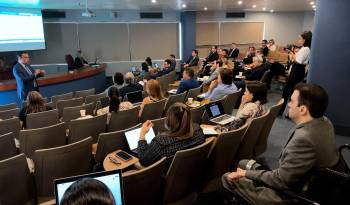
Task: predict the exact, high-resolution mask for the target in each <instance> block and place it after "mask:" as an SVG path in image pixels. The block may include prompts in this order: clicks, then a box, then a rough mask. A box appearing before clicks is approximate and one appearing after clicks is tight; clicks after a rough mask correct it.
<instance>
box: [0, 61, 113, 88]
mask: <svg viewBox="0 0 350 205" xmlns="http://www.w3.org/2000/svg"><path fill="white" fill-rule="evenodd" d="M106 67H107V65H106V64H101V65H99V66H98V67H86V68H81V69H79V70H75V71H73V72H68V73H58V74H52V75H48V76H44V77H42V78H38V79H37V81H38V84H39V87H40V86H46V85H52V84H57V83H64V82H67V81H72V80H78V79H82V78H86V77H90V76H93V75H96V74H99V73H101V72H103V71H105V70H106ZM16 89H17V84H16V80H5V81H0V91H7V90H16Z"/></svg>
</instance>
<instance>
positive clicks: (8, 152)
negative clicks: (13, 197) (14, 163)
mask: <svg viewBox="0 0 350 205" xmlns="http://www.w3.org/2000/svg"><path fill="white" fill-rule="evenodd" d="M17 154H18V152H17V148H16V144H15V140H14V137H13V133H12V132H10V133H7V134H4V135H0V161H1V160H4V159H7V158H10V157H13V156H15V155H17ZM0 202H1V201H0Z"/></svg>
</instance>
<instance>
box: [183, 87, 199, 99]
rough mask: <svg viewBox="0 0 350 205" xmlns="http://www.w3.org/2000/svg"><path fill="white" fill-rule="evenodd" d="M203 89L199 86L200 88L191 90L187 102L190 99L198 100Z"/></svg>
mask: <svg viewBox="0 0 350 205" xmlns="http://www.w3.org/2000/svg"><path fill="white" fill-rule="evenodd" d="M201 89H202V86H199V87H198V88H192V89H189V90H188V93H187V96H186V98H185V101H187V99H188V98H193V99H197V96H198V95H199V94H201Z"/></svg>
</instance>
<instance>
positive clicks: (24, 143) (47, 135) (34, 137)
mask: <svg viewBox="0 0 350 205" xmlns="http://www.w3.org/2000/svg"><path fill="white" fill-rule="evenodd" d="M19 142H20V146H19V147H20V150H21V152H23V153H25V154H26V156H27V157H29V158H32V157H33V154H34V151H35V150H37V149H46V148H51V147H57V146H62V145H65V144H66V125H65V123H59V124H56V125H52V126H49V127H43V128H37V129H26V130H21V131H20V132H19Z"/></svg>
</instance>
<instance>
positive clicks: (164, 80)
mask: <svg viewBox="0 0 350 205" xmlns="http://www.w3.org/2000/svg"><path fill="white" fill-rule="evenodd" d="M156 80H157V81H158V83H159V85H160V89H161V91H162V92H163V94H166V93H167V90H168V87H169V83H168V77H167V75H163V76H161V77H157V79H156Z"/></svg>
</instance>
